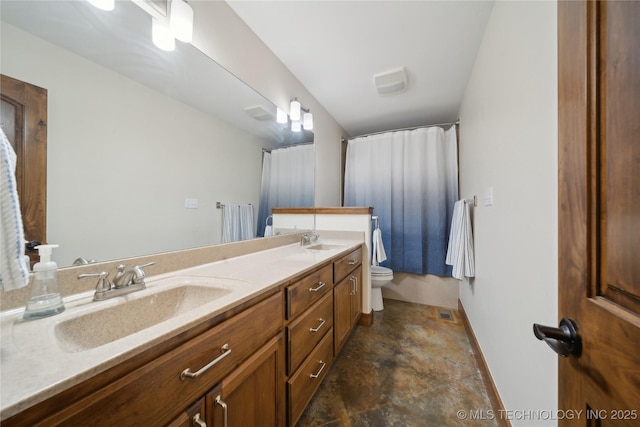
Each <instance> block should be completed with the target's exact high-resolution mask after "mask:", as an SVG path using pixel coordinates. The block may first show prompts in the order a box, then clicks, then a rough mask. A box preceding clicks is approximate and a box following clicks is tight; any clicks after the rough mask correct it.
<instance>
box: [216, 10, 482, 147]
mask: <svg viewBox="0 0 640 427" xmlns="http://www.w3.org/2000/svg"><path fill="white" fill-rule="evenodd" d="M227 3H228V4H229V5H230V7H231V8H232V9H233V10H234V11H235V12H236V13H237V14H238V15H239V16H240V18H241V19H242V20H243V21H244V22H245V23H246V24H247V25H248V26H249V27H250V28H251V29H252V30H253V31H254V32H255V33H256V34H257V35H258V37H259V38H260V39H262V41H263V42H264V43H265V44H266V45H267V46H268V47H269V48H270V49H271V50H272V51H273V53H274V54H275V55H276V56H277V57H278V58H280V60H281V61H282V62H283V63H284V64H285V66H287V67H288V68H289V70H291V72H292V73H293V74H294V75H295V76H296V77H297V78H298V80H300V82H301V83H302V84H303V85H304V86H305V87H306V88H307V90H308V91H309V92H311V94H312V95H313V96H314V97H315V98H316V100H318V102H320V103H321V104H322V105H323V106H324V107H325V108H326V109H327V111H328V112H329V114H331V115H332V116H333V117H334V118H335V119H336V120H337V121H338V123H339V124H340V125H341V126H342V127H343V128H344V129H345V130H346V131H347V133H348V134H349V135H351V136H357V135H362V134H367V133H372V132H379V131H384V130H392V129H399V128H405V127H415V126H423V125H429V124H439V123H449V122H453V121H455V120H456V119H457V118H458V116H457V115H458V110H459V107H460V103H461V101H462V95H463V93H464V90H465V87H466V85H467V81H468V79H469V76H470V73H471V68H472V67H473V63H474V61H475V57H476V53H477V51H478V48H479V46H480V42H481V40H482V37H483V34H484V29H485V26H486V23H487V21H488V19H489V16H490V13H491V9H492V7H493V1H452V0H449V1H427V0H414V1H398V0H396V1H377V0H370V1H367V0H364V1H363V0H360V1H355V0H354V1H328V0H317V1H313V0H311V1H305V0H296V1H272V0H262V1H246V0H242V1H240V0H227ZM398 67H404V68H405V69H406V72H407V75H408V87H407V89H406V90H405V91H404V92H402V93H399V94H395V95H385V96H380V95H378V93H377V91H376V89H375V86H374V84H373V76H374V74H378V73H382V72H386V71H389V70H392V69H396V68H398ZM301 101H302V102H303V104H304V100H303V99H301Z"/></svg>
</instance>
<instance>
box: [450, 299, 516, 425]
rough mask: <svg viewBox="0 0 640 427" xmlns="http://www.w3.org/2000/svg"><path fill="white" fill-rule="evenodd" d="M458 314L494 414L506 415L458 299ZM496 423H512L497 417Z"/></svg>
mask: <svg viewBox="0 0 640 427" xmlns="http://www.w3.org/2000/svg"><path fill="white" fill-rule="evenodd" d="M458 313H459V314H460V318H461V319H462V323H463V324H464V329H465V330H466V331H467V336H468V337H469V341H470V342H471V348H472V349H473V354H474V356H475V358H476V362H477V363H478V368H479V369H480V374H481V375H482V379H483V380H484V383H485V384H486V386H487V395H488V397H489V401H490V402H491V406H492V408H493V413H494V414H504V413H505V409H504V404H503V403H502V399H500V394H499V393H498V389H497V388H496V384H495V383H494V382H493V378H492V377H491V374H490V373H489V367H488V366H487V361H486V360H485V359H484V356H483V354H482V350H480V345H479V344H478V340H477V339H476V335H475V334H474V333H473V329H472V328H471V323H470V322H469V318H468V317H467V313H465V311H464V307H463V305H462V301H460V299H458ZM496 421H497V422H498V425H499V426H500V427H511V422H510V421H509V420H508V419H504V418H503V417H500V416H496Z"/></svg>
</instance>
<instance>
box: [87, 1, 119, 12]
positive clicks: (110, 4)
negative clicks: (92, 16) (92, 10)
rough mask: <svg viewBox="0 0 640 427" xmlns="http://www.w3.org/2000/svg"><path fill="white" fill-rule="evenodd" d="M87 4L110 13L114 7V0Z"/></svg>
mask: <svg viewBox="0 0 640 427" xmlns="http://www.w3.org/2000/svg"><path fill="white" fill-rule="evenodd" d="M88 1H89V3H91V4H92V5H94V6H95V7H97V8H98V9H101V10H106V11H111V10H113V8H114V6H115V0H88Z"/></svg>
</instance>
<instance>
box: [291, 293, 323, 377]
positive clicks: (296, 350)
mask: <svg viewBox="0 0 640 427" xmlns="http://www.w3.org/2000/svg"><path fill="white" fill-rule="evenodd" d="M332 326H333V294H332V293H331V292H329V293H327V294H326V295H325V296H324V297H322V299H321V300H320V301H318V302H317V303H316V304H314V305H313V306H312V307H311V308H309V309H308V310H307V311H306V312H305V313H304V314H303V315H301V316H299V317H298V318H297V319H295V320H294V321H293V322H291V324H289V326H288V327H287V337H288V340H289V345H288V354H287V356H288V357H287V373H289V374H291V373H292V372H293V371H295V370H296V369H297V368H298V366H300V363H302V361H303V360H304V359H305V358H306V357H307V356H308V355H309V352H311V350H312V349H313V348H314V347H315V346H316V344H318V341H320V339H321V338H322V337H323V336H324V334H325V333H326V332H327V331H328V330H329V329H331V327H332Z"/></svg>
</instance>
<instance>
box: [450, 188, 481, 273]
mask: <svg viewBox="0 0 640 427" xmlns="http://www.w3.org/2000/svg"><path fill="white" fill-rule="evenodd" d="M445 262H446V263H447V264H448V265H451V266H453V273H452V275H453V277H455V278H456V279H458V280H462V279H463V278H464V276H466V277H474V276H475V258H474V254H473V233H472V231H471V215H470V213H469V205H468V204H467V203H466V202H465V201H464V200H459V201H457V202H456V203H455V205H454V206H453V217H452V218H451V231H450V233H449V245H448V247H447V257H446V259H445Z"/></svg>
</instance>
